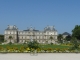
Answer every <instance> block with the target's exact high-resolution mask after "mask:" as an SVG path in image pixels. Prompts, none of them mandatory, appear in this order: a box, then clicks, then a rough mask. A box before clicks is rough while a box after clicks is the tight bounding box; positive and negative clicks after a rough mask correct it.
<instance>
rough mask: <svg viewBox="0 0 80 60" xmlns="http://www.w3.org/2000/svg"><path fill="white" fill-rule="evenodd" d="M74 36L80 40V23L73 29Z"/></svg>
mask: <svg viewBox="0 0 80 60" xmlns="http://www.w3.org/2000/svg"><path fill="white" fill-rule="evenodd" d="M72 37H76V38H77V40H80V25H76V26H75V28H74V29H73V30H72Z"/></svg>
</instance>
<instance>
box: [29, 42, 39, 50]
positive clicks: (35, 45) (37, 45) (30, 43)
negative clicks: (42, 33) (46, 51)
mask: <svg viewBox="0 0 80 60" xmlns="http://www.w3.org/2000/svg"><path fill="white" fill-rule="evenodd" d="M28 47H29V48H30V50H31V48H32V49H37V48H39V43H38V42H37V41H32V42H31V41H30V42H28Z"/></svg>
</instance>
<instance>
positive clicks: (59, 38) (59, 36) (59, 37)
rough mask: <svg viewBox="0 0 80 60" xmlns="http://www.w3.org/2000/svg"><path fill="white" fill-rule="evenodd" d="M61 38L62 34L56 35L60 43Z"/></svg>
mask: <svg viewBox="0 0 80 60" xmlns="http://www.w3.org/2000/svg"><path fill="white" fill-rule="evenodd" d="M62 39H63V36H62V34H59V35H58V41H59V42H60V43H63V41H62Z"/></svg>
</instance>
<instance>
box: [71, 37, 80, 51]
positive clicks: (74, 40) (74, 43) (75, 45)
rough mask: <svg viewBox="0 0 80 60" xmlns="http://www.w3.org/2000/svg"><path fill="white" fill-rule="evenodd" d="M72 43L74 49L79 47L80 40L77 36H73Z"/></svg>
mask: <svg viewBox="0 0 80 60" xmlns="http://www.w3.org/2000/svg"><path fill="white" fill-rule="evenodd" d="M71 43H72V49H73V50H75V49H79V42H78V40H77V39H76V38H75V37H72V40H71Z"/></svg>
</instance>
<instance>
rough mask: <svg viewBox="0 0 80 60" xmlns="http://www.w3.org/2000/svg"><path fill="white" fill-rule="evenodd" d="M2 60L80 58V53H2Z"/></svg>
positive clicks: (65, 59)
mask: <svg viewBox="0 0 80 60" xmlns="http://www.w3.org/2000/svg"><path fill="white" fill-rule="evenodd" d="M0 60H80V53H39V54H38V55H31V54H29V53H7V54H2V53H0Z"/></svg>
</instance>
